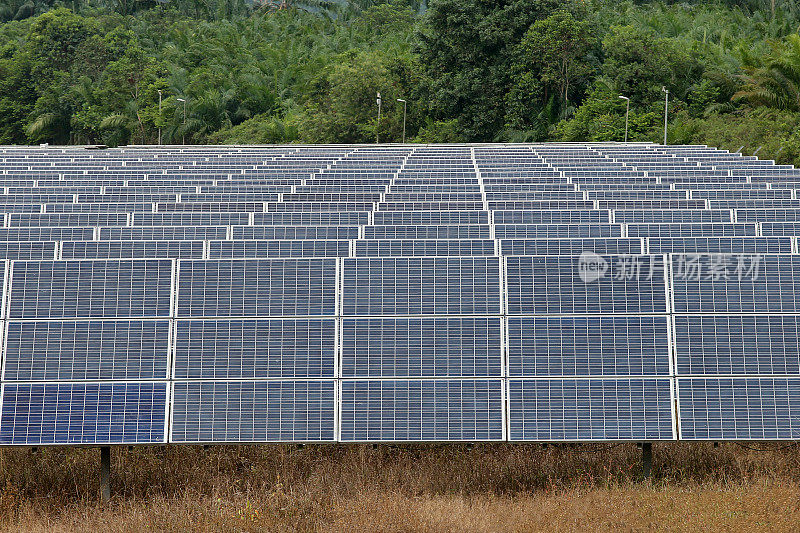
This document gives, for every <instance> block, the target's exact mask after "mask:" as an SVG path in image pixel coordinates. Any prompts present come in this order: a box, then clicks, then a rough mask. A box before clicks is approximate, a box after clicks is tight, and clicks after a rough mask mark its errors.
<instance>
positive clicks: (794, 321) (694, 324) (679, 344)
mask: <svg viewBox="0 0 800 533" xmlns="http://www.w3.org/2000/svg"><path fill="white" fill-rule="evenodd" d="M675 355H676V364H677V370H678V375H693V374H694V375H714V374H717V375H732V374H734V375H735V374H739V375H743V374H749V375H757V374H800V317H798V316H793V315H772V316H769V315H757V316H736V315H728V316H707V315H696V316H676V317H675Z"/></svg>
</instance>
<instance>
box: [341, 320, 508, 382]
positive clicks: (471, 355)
mask: <svg viewBox="0 0 800 533" xmlns="http://www.w3.org/2000/svg"><path fill="white" fill-rule="evenodd" d="M502 366H503V354H502V328H501V322H500V317H492V318H472V317H469V318H467V317H451V318H353V319H344V320H342V370H341V373H342V376H343V377H371V378H381V377H393V378H408V377H426V378H427V377H471V376H474V377H481V376H498V377H499V376H501V375H502Z"/></svg>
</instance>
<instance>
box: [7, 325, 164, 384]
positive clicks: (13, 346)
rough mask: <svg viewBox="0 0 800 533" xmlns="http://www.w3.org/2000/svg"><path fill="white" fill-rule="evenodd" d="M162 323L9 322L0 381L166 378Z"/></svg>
mask: <svg viewBox="0 0 800 533" xmlns="http://www.w3.org/2000/svg"><path fill="white" fill-rule="evenodd" d="M169 336H170V324H169V321H167V320H80V321H69V322H56V321H31V322H13V321H12V322H9V323H8V333H7V335H6V352H5V367H4V371H3V379H4V380H5V381H9V380H13V381H41V380H44V381H56V380H107V379H122V380H125V379H135V380H139V379H166V377H167V366H168V364H167V361H168V357H169Z"/></svg>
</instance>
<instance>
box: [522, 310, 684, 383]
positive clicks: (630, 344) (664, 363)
mask: <svg viewBox="0 0 800 533" xmlns="http://www.w3.org/2000/svg"><path fill="white" fill-rule="evenodd" d="M667 330H668V321H667V317H666V316H636V317H612V316H596V317H509V318H508V372H509V376H520V377H539V376H544V377H554V376H616V375H619V376H628V375H630V376H655V375H666V376H668V375H669V374H670V368H669V342H668V338H667Z"/></svg>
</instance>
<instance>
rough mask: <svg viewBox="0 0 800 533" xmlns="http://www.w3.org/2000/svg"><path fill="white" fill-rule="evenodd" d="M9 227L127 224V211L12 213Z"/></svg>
mask: <svg viewBox="0 0 800 533" xmlns="http://www.w3.org/2000/svg"><path fill="white" fill-rule="evenodd" d="M10 217H11V218H10V219H9V221H8V227H10V228H14V227H17V228H19V227H28V228H30V227H42V226H74V227H79V226H127V225H128V215H127V214H125V213H11V215H10Z"/></svg>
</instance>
